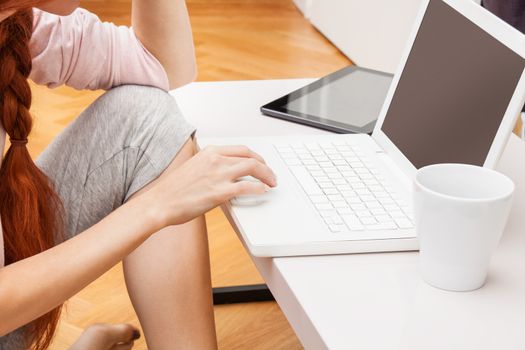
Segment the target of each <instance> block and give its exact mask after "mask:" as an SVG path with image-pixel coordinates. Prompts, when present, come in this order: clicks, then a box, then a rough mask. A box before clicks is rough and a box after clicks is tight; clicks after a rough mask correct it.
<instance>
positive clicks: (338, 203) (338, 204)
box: [332, 200, 348, 208]
mask: <svg viewBox="0 0 525 350" xmlns="http://www.w3.org/2000/svg"><path fill="white" fill-rule="evenodd" d="M332 205H333V206H334V208H348V204H347V203H346V201H344V200H342V201H334V202H332Z"/></svg>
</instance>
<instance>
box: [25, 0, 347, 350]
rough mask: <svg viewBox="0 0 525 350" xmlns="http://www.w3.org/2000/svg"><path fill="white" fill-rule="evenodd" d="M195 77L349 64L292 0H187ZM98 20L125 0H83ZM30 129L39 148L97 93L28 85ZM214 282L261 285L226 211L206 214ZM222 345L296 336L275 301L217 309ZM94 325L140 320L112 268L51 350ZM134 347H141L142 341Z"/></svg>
mask: <svg viewBox="0 0 525 350" xmlns="http://www.w3.org/2000/svg"><path fill="white" fill-rule="evenodd" d="M187 2H188V6H189V10H190V15H191V20H192V24H193V30H194V36H195V43H196V49H197V61H198V66H199V76H198V80H200V81H218V80H238V79H274V78H299V77H318V76H321V75H324V74H327V73H330V72H332V71H334V70H336V69H339V68H341V67H344V66H346V65H348V64H350V62H349V61H348V59H346V58H345V57H344V56H343V55H341V54H340V53H339V52H338V51H337V49H335V48H334V47H333V46H332V45H331V44H330V43H329V42H328V41H327V40H326V39H324V37H323V36H322V35H321V34H319V33H318V32H317V31H316V30H315V29H314V28H313V27H312V26H311V25H310V24H309V23H308V21H306V20H305V19H304V18H303V16H302V15H301V14H300V13H299V11H298V10H297V9H296V8H295V7H294V5H293V4H292V2H291V0H188V1H187ZM82 5H83V6H84V7H86V8H88V9H90V10H91V11H93V12H95V13H97V14H98V15H99V16H100V17H101V18H102V19H103V20H107V21H112V22H115V23H117V24H129V18H130V13H129V7H130V0H86V1H83V3H82ZM33 90H34V96H35V98H34V106H33V114H34V116H35V118H36V125H35V130H34V133H33V135H32V138H31V142H30V147H31V148H30V151H31V154H32V155H33V156H37V155H38V154H39V153H40V152H41V151H42V150H43V149H44V147H45V146H46V145H47V144H49V142H50V141H51V140H52V139H53V138H54V137H55V136H56V134H57V133H58V132H60V130H62V129H63V128H64V127H65V126H66V125H67V124H68V123H69V122H70V121H71V120H73V119H74V118H75V116H76V115H78V114H79V113H80V112H81V111H82V110H83V109H84V108H85V107H86V106H88V105H89V104H90V103H91V102H92V101H93V100H94V99H95V98H96V97H97V96H99V95H100V94H101V92H77V91H73V90H71V89H67V88H59V89H55V90H48V89H45V88H42V87H36V86H33ZM207 222H208V229H209V237H210V250H211V263H212V278H213V285H214V286H224V285H232V284H247V283H257V282H261V281H262V279H261V277H260V276H259V274H258V273H257V271H256V269H255V267H254V266H253V264H252V263H251V261H250V259H249V257H248V256H247V255H246V253H245V252H244V250H243V248H242V246H241V245H240V243H239V241H238V239H237V238H236V236H235V234H234V233H233V230H232V229H231V227H230V225H229V224H228V222H227V221H226V220H225V218H224V216H223V214H222V213H221V212H220V211H219V210H214V211H212V212H211V213H209V214H208V215H207ZM215 316H216V322H217V332H218V334H217V336H218V342H219V347H220V348H221V349H297V348H301V345H300V343H299V341H298V339H297V338H296V337H295V335H294V333H293V331H292V329H291V328H290V326H289V324H288V323H287V321H286V319H285V317H284V315H283V314H282V312H281V311H280V309H279V306H278V305H277V304H276V303H261V304H244V305H235V306H219V307H216V308H215ZM93 322H112V323H116V322H130V323H132V324H135V325H138V324H139V323H138V320H137V318H136V316H135V314H134V312H133V308H132V307H131V304H130V301H129V298H128V296H127V293H126V289H125V286H124V280H123V277H122V269H121V266H120V265H119V266H116V267H115V268H113V269H112V270H110V271H109V272H108V273H106V274H105V275H104V276H102V277H101V278H99V279H98V280H97V281H95V282H94V283H92V284H91V285H90V286H88V287H87V288H85V289H84V290H83V291H82V292H80V293H79V294H78V295H77V296H75V297H74V298H72V299H71V300H70V301H69V302H68V304H67V308H66V310H65V313H64V316H63V318H62V321H61V324H60V328H59V331H58V334H57V337H56V339H55V342H54V345H53V346H52V349H66V348H67V347H68V345H70V344H71V343H72V342H73V341H74V339H75V338H76V337H77V336H78V335H79V334H80V333H81V332H82V329H83V328H84V327H86V326H88V325H89V324H91V323H93ZM135 348H136V349H146V346H145V343H144V340H143V339H141V340H139V341H137V343H136V346H135Z"/></svg>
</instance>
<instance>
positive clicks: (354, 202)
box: [345, 197, 363, 204]
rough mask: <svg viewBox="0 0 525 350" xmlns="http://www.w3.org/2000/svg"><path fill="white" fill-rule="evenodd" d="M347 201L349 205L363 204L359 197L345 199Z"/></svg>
mask: <svg viewBox="0 0 525 350" xmlns="http://www.w3.org/2000/svg"><path fill="white" fill-rule="evenodd" d="M345 199H346V202H347V203H348V204H359V203H363V202H361V199H360V198H359V197H345Z"/></svg>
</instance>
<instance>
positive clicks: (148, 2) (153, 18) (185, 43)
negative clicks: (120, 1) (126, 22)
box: [131, 0, 197, 89]
mask: <svg viewBox="0 0 525 350" xmlns="http://www.w3.org/2000/svg"><path fill="white" fill-rule="evenodd" d="M131 12H132V20H131V22H132V26H133V29H134V31H135V34H136V35H137V37H138V38H139V40H140V41H141V42H142V44H143V45H144V46H145V47H146V48H147V49H148V50H149V51H150V52H151V53H152V54H153V55H154V56H155V57H156V58H157V59H158V60H159V61H160V63H161V64H162V65H163V66H164V69H165V70H166V73H167V74H168V79H169V81H170V88H171V89H174V88H176V87H179V86H181V85H184V84H187V83H189V82H191V81H193V80H194V79H195V76H196V71H197V70H196V63H195V49H194V46H193V37H192V33H191V25H190V21H189V16H188V10H187V8H186V3H185V1H184V0H153V1H152V0H132V11H131Z"/></svg>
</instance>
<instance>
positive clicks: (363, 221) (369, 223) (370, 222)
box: [360, 216, 377, 228]
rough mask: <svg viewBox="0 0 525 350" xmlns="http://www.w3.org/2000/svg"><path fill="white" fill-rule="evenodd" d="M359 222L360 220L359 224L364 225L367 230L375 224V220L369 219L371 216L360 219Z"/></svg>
mask: <svg viewBox="0 0 525 350" xmlns="http://www.w3.org/2000/svg"><path fill="white" fill-rule="evenodd" d="M360 220H361V223H363V224H364V225H366V226H367V228H368V226H369V225H375V224H377V221H376V219H375V218H373V217H371V216H370V217H362V218H360Z"/></svg>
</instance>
